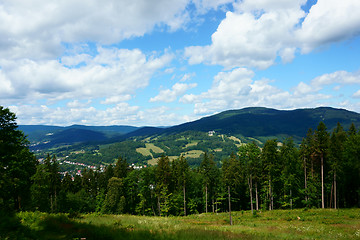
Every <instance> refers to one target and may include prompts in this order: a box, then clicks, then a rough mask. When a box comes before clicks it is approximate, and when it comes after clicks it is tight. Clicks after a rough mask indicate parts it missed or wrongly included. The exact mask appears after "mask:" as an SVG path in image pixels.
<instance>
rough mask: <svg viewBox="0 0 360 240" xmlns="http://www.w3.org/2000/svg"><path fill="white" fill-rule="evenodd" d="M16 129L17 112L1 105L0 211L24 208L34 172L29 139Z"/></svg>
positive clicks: (35, 162)
mask: <svg viewBox="0 0 360 240" xmlns="http://www.w3.org/2000/svg"><path fill="white" fill-rule="evenodd" d="M17 128H18V126H17V123H16V115H15V114H14V113H12V112H11V111H10V110H9V109H8V108H4V107H3V106H0V210H13V209H16V210H20V209H24V208H25V209H26V206H25V205H26V204H25V203H26V202H27V200H29V196H30V194H29V191H30V186H31V180H30V178H31V176H32V175H33V174H34V173H35V171H36V164H37V161H36V159H35V157H34V155H33V154H32V153H31V152H30V151H29V149H28V143H29V142H28V141H27V139H26V137H25V135H24V134H23V132H21V131H20V130H18V129H17ZM29 202H30V201H28V203H29Z"/></svg>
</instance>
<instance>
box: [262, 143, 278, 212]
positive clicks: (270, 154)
mask: <svg viewBox="0 0 360 240" xmlns="http://www.w3.org/2000/svg"><path fill="white" fill-rule="evenodd" d="M261 158H262V162H263V167H264V175H263V179H264V190H265V191H264V193H263V199H264V201H263V202H264V203H265V204H267V205H268V207H269V210H273V209H274V197H276V196H274V195H275V194H276V191H275V190H279V189H274V188H275V187H274V186H275V185H276V184H275V183H277V182H278V180H279V179H278V178H279V176H280V169H279V153H278V147H277V140H275V139H273V140H267V141H266V142H265V144H264V147H263V150H262V153H261Z"/></svg>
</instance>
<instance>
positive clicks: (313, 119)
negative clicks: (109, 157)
mask: <svg viewBox="0 0 360 240" xmlns="http://www.w3.org/2000/svg"><path fill="white" fill-rule="evenodd" d="M321 121H323V122H324V123H325V124H326V126H327V127H328V130H332V129H333V128H335V126H336V124H337V123H338V122H339V123H341V124H342V126H343V127H344V128H345V129H348V128H349V126H350V125H351V123H354V124H355V125H356V126H360V114H358V113H355V112H351V111H348V110H344V109H335V108H330V107H319V108H314V109H310V108H309V109H296V110H276V109H270V108H260V107H258V108H244V109H240V110H229V111H225V112H222V113H219V114H216V115H212V116H209V117H204V118H201V119H199V120H196V121H193V122H188V123H184V124H180V125H177V126H173V127H170V128H166V129H157V128H142V129H139V130H136V131H134V132H130V133H129V134H128V135H127V136H150V135H154V134H173V133H180V132H184V131H190V130H192V131H201V132H208V131H215V132H217V133H221V134H228V135H242V136H244V137H253V138H261V137H277V138H280V139H282V138H284V137H288V136H292V137H293V138H294V139H301V138H302V137H304V136H305V135H306V132H307V131H308V129H309V128H313V129H315V128H316V127H317V125H318V124H319V122H321Z"/></svg>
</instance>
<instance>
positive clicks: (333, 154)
mask: <svg viewBox="0 0 360 240" xmlns="http://www.w3.org/2000/svg"><path fill="white" fill-rule="evenodd" d="M346 138H347V136H346V132H345V131H344V130H343V127H342V126H341V124H340V123H338V124H337V126H336V128H335V129H334V131H333V132H332V134H331V137H330V147H329V151H330V154H329V160H330V168H331V172H332V174H333V184H332V188H331V189H332V191H331V192H333V194H331V197H330V199H331V200H330V207H331V205H332V206H333V207H334V208H335V209H336V208H337V206H338V203H337V199H338V195H337V192H338V191H337V176H338V174H339V173H340V172H341V171H342V166H343V164H344V155H345V143H346ZM332 199H333V201H332Z"/></svg>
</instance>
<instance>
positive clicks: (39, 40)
mask: <svg viewBox="0 0 360 240" xmlns="http://www.w3.org/2000/svg"><path fill="white" fill-rule="evenodd" d="M188 2H189V1H188V0H170V1H168V0H160V1H147V0H133V1H114V0H104V1H97V0H86V1H85V0H76V1H72V0H71V1H70V0H63V1H56V2H54V1H44V0H37V1H36V2H34V1H31V2H23V1H19V0H14V1H3V2H2V3H0V22H1V23H2V24H1V26H0V35H1V36H2V37H1V39H2V40H1V41H0V53H1V55H2V56H3V57H6V58H20V57H31V58H33V59H35V58H36V59H42V58H49V57H56V56H58V55H59V54H60V53H61V52H62V50H63V49H62V47H61V46H62V45H61V44H62V42H72V43H73V42H84V41H93V42H99V43H102V44H109V43H116V42H119V41H121V40H123V39H127V38H131V37H136V36H142V35H144V34H145V33H147V32H150V31H151V30H152V29H153V28H154V27H156V26H162V25H164V26H167V27H169V29H171V30H176V29H178V28H180V27H182V26H183V25H184V24H185V23H186V21H187V20H188V18H187V16H186V15H187V13H186V11H184V10H185V8H186V6H187V4H188ZM80 9H81V10H80Z"/></svg>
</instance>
